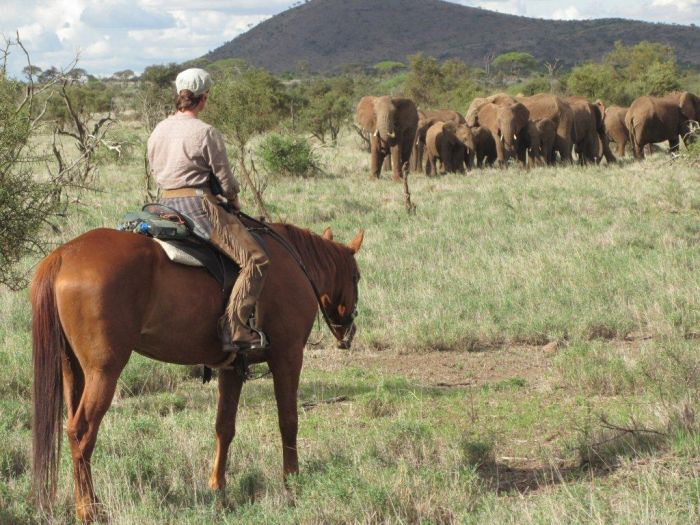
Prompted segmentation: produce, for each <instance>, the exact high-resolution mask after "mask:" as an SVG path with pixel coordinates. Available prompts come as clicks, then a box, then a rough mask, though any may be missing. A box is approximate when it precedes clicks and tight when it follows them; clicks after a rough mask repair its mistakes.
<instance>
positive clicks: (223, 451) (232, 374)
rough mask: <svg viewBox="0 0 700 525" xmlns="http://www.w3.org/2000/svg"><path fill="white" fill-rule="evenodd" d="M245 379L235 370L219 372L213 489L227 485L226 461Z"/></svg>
mask: <svg viewBox="0 0 700 525" xmlns="http://www.w3.org/2000/svg"><path fill="white" fill-rule="evenodd" d="M242 386H243V379H242V378H241V376H240V375H239V374H238V373H237V372H236V371H234V370H222V371H221V372H220V374H219V404H218V408H217V411H216V457H215V458H214V467H213V468H212V471H211V477H210V478H209V487H210V488H211V489H212V490H223V489H224V487H225V486H226V461H227V459H228V449H229V446H230V445H231V441H232V440H233V436H234V435H235V434H236V413H237V411H238V400H239V399H240V397H241V387H242Z"/></svg>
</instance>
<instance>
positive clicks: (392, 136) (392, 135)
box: [389, 131, 396, 139]
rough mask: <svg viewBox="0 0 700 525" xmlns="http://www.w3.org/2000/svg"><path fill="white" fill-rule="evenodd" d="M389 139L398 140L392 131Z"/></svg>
mask: <svg viewBox="0 0 700 525" xmlns="http://www.w3.org/2000/svg"><path fill="white" fill-rule="evenodd" d="M389 138H390V139H395V138H396V133H394V132H393V131H392V132H391V133H389Z"/></svg>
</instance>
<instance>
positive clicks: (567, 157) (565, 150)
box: [554, 135, 573, 164]
mask: <svg viewBox="0 0 700 525" xmlns="http://www.w3.org/2000/svg"><path fill="white" fill-rule="evenodd" d="M554 149H555V150H556V151H558V152H559V156H560V157H561V161H562V162H564V163H565V164H568V163H571V162H573V157H572V155H571V150H572V149H573V144H572V142H571V140H569V139H567V138H566V137H563V136H561V135H557V137H556V139H555V140H554Z"/></svg>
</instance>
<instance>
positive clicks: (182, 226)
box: [117, 204, 192, 239]
mask: <svg viewBox="0 0 700 525" xmlns="http://www.w3.org/2000/svg"><path fill="white" fill-rule="evenodd" d="M117 230H121V231H128V232H133V233H140V234H141V235H148V236H149V237H157V238H158V239H185V238H187V237H190V235H192V231H191V229H190V227H189V225H188V223H187V218H186V217H183V216H182V215H181V214H180V213H178V212H176V211H175V210H172V209H170V208H168V207H167V206H162V205H159V204H146V205H145V206H144V207H143V209H142V210H141V211H137V212H129V213H127V214H126V215H124V217H123V218H122V220H121V222H120V223H119V225H118V226H117Z"/></svg>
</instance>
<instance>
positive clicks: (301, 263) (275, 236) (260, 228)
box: [235, 211, 344, 331]
mask: <svg viewBox="0 0 700 525" xmlns="http://www.w3.org/2000/svg"><path fill="white" fill-rule="evenodd" d="M235 213H236V214H237V215H238V216H239V217H241V218H243V219H246V220H247V221H250V222H252V223H253V224H255V225H256V226H257V228H252V230H253V231H261V232H263V233H266V234H267V235H269V236H270V237H272V238H273V239H274V240H275V241H277V243H278V244H280V245H281V246H282V247H283V248H284V249H285V250H286V251H287V252H288V253H289V255H291V256H292V259H294V262H296V263H297V265H298V266H299V268H301V270H302V271H303V272H304V275H305V276H306V279H307V280H308V281H309V284H310V285H311V288H313V291H314V295H315V296H316V302H317V303H318V306H319V308H320V310H321V313H322V314H323V319H324V320H325V321H326V324H327V325H328V327H329V328H330V329H331V331H334V330H335V329H338V328H344V327H343V325H340V324H337V323H334V322H333V321H331V319H330V318H329V317H328V314H327V313H326V309H325V307H324V306H323V303H322V302H321V293H320V292H319V291H318V288H317V287H316V283H314V281H313V279H312V278H311V275H310V274H309V271H308V270H307V269H306V265H305V264H304V261H302V260H301V256H300V255H299V253H298V252H297V250H296V248H294V246H292V244H291V243H290V242H289V241H288V240H287V239H285V238H284V237H282V236H281V235H280V234H279V233H277V232H276V231H275V230H273V229H272V228H270V227H269V226H268V225H267V224H265V223H264V222H262V221H259V220H258V219H255V218H253V217H251V216H250V215H247V214H245V213H243V212H242V211H238V212H235Z"/></svg>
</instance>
